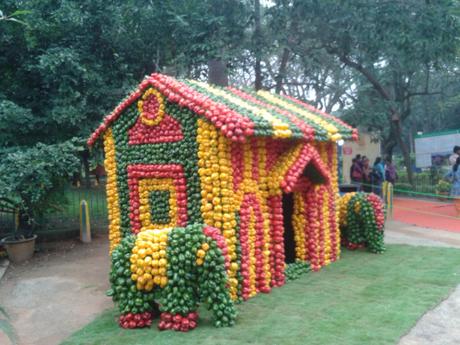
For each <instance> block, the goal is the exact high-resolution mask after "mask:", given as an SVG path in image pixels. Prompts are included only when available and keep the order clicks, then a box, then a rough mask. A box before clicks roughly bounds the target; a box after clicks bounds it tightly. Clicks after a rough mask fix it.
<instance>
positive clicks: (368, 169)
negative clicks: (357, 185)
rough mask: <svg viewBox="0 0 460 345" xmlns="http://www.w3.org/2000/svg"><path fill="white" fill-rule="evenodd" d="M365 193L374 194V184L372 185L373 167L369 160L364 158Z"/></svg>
mask: <svg viewBox="0 0 460 345" xmlns="http://www.w3.org/2000/svg"><path fill="white" fill-rule="evenodd" d="M362 161H363V166H362V167H363V191H364V192H366V193H370V192H372V184H371V171H372V169H371V167H370V162H369V158H367V157H366V156H363V159H362Z"/></svg>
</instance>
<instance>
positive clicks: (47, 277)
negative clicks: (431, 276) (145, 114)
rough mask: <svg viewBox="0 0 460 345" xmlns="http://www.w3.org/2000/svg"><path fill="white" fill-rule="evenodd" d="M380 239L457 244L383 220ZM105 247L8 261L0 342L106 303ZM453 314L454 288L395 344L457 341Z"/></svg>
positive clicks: (47, 336)
mask: <svg viewBox="0 0 460 345" xmlns="http://www.w3.org/2000/svg"><path fill="white" fill-rule="evenodd" d="M386 242H387V243H401V244H410V245H424V246H443V247H456V248H460V234H459V233H452V232H444V231H439V230H429V229H423V228H417V227H414V226H409V225H405V224H402V223H398V222H388V224H387V232H386ZM107 253H108V242H107V240H106V239H105V238H104V237H99V238H96V239H95V240H94V241H93V242H92V243H91V244H88V245H83V244H80V243H79V242H77V241H64V242H59V243H56V242H54V243H50V244H48V245H44V247H43V248H42V251H41V252H40V253H38V254H36V256H35V257H34V259H33V260H32V261H31V262H30V263H29V264H25V265H20V266H15V265H12V264H11V265H10V267H9V268H8V270H7V272H6V274H5V276H4V277H3V279H2V280H1V281H0V344H1V345H10V344H11V345H13V344H15V345H55V344H59V343H60V342H61V341H62V340H64V339H66V338H67V337H68V336H69V335H70V334H72V333H73V332H75V331H76V330H78V329H79V328H81V327H82V326H84V325H86V324H87V323H88V322H90V321H91V320H93V319H94V317H96V316H97V315H98V314H100V313H101V312H102V311H103V310H105V309H107V308H110V307H112V305H113V304H112V302H111V300H110V299H109V298H108V297H104V294H105V291H106V290H107V288H108V281H107V277H108V270H109V257H108V254H107ZM459 264H460V263H459ZM5 313H6V314H7V315H5ZM459 317H460V288H457V290H456V291H455V293H453V294H452V295H451V296H449V298H448V299H447V300H446V301H444V302H443V303H441V304H440V305H439V306H438V307H436V308H435V309H434V310H432V311H429V312H428V313H426V314H425V315H424V316H423V317H422V318H421V319H420V321H419V322H418V323H417V325H416V326H415V327H414V328H413V329H412V330H410V332H409V333H408V334H407V335H406V336H404V337H403V338H402V339H401V341H400V343H399V345H425V344H426V345H428V344H430V345H450V344H456V345H458V344H460V335H459V328H458V327H453V326H455V325H458V324H460V320H459ZM7 333H8V334H9V336H8V335H7ZM11 339H12V340H11Z"/></svg>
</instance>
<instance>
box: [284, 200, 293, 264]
mask: <svg viewBox="0 0 460 345" xmlns="http://www.w3.org/2000/svg"><path fill="white" fill-rule="evenodd" d="M293 213H294V197H293V193H283V227H284V233H283V238H284V261H285V262H286V263H287V264H290V263H292V262H295V258H296V255H295V239H294V226H293V224H292V215H293Z"/></svg>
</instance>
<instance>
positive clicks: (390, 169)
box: [385, 158, 398, 185]
mask: <svg viewBox="0 0 460 345" xmlns="http://www.w3.org/2000/svg"><path fill="white" fill-rule="evenodd" d="M397 179H398V173H397V172H396V167H395V166H394V164H393V162H392V161H391V159H390V158H388V159H387V161H386V164H385V181H388V182H390V183H391V184H393V185H394V184H395V182H396V180H397Z"/></svg>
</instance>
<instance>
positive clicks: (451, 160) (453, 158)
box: [449, 146, 460, 165]
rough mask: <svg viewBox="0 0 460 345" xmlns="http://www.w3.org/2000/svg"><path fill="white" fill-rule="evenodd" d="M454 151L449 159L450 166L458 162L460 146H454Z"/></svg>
mask: <svg viewBox="0 0 460 345" xmlns="http://www.w3.org/2000/svg"><path fill="white" fill-rule="evenodd" d="M452 151H453V152H454V153H452V154H451V155H450V157H449V164H450V165H454V164H455V162H456V161H457V158H458V157H459V156H460V146H454V149H453V150H452Z"/></svg>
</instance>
